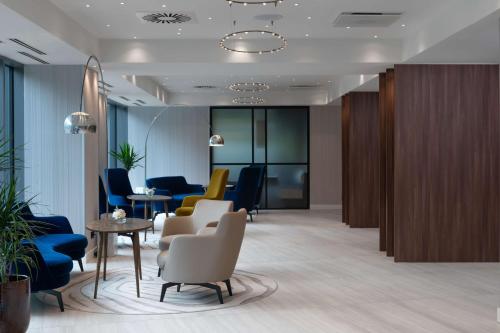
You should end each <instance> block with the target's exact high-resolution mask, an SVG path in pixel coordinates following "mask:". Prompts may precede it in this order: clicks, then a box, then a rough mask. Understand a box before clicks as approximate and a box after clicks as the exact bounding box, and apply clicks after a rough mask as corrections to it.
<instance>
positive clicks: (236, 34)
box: [219, 30, 288, 54]
mask: <svg viewBox="0 0 500 333" xmlns="http://www.w3.org/2000/svg"><path fill="white" fill-rule="evenodd" d="M250 33H254V34H261V35H265V36H271V37H272V38H274V39H276V40H279V41H280V43H281V45H280V46H279V47H276V48H268V49H262V50H246V49H243V48H236V47H228V46H227V45H226V41H228V40H231V39H234V38H238V39H242V38H241V36H242V35H248V34H250ZM219 46H220V47H221V48H223V49H224V50H226V51H231V52H238V53H249V54H265V53H275V52H279V51H282V50H284V49H285V48H286V47H287V46H288V41H287V40H286V39H285V37H283V36H282V35H280V34H279V33H277V32H272V31H267V30H242V31H236V32H233V33H230V34H227V35H225V36H224V37H223V38H222V39H221V40H220V41H219Z"/></svg>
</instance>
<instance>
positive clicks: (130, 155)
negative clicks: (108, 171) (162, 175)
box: [110, 143, 144, 172]
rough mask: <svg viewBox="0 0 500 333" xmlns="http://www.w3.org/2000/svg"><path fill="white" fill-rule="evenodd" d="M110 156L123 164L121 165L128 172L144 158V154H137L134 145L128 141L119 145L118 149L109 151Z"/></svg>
mask: <svg viewBox="0 0 500 333" xmlns="http://www.w3.org/2000/svg"><path fill="white" fill-rule="evenodd" d="M110 154H111V156H113V157H114V158H116V159H117V160H118V161H120V162H121V163H122V164H123V167H124V168H125V169H127V171H129V172H130V170H132V169H135V168H137V167H138V166H140V165H139V162H140V161H141V160H143V159H144V156H139V154H137V153H136V152H135V150H134V147H133V146H132V145H130V144H128V143H123V144H121V145H120V151H114V150H113V151H111V152H110Z"/></svg>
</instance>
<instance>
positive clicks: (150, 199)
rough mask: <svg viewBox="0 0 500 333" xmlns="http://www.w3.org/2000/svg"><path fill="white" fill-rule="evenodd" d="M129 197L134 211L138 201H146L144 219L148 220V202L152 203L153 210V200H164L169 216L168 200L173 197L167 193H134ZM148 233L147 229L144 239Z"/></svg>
mask: <svg viewBox="0 0 500 333" xmlns="http://www.w3.org/2000/svg"><path fill="white" fill-rule="evenodd" d="M127 199H129V200H130V201H132V211H134V208H135V202H136V201H142V202H144V219H145V220H147V219H148V202H149V204H150V207H151V210H152V207H153V202H163V206H164V209H165V213H166V214H167V217H168V201H169V200H172V197H169V196H166V195H156V194H155V195H146V194H132V195H128V196H127ZM151 218H153V219H154V216H151ZM153 222H154V221H153ZM154 233H155V228H154V224H153V234H154ZM146 234H147V230H145V231H144V241H146Z"/></svg>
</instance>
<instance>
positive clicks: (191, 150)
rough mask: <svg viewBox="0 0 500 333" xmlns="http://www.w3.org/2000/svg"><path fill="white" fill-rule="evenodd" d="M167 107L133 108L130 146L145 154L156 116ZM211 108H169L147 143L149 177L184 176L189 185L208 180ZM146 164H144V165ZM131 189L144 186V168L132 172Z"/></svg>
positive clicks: (129, 137)
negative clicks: (149, 130)
mask: <svg viewBox="0 0 500 333" xmlns="http://www.w3.org/2000/svg"><path fill="white" fill-rule="evenodd" d="M163 109H164V108H156V107H130V108H129V111H128V139H129V143H130V144H132V145H133V146H134V148H135V149H136V150H137V151H138V152H139V153H140V154H141V155H142V154H144V140H145V138H146V133H147V130H148V128H149V125H150V124H151V121H152V120H153V118H154V116H155V115H156V114H158V113H159V112H160V111H162V110H163ZM209 114H210V109H209V108H208V107H169V108H168V111H166V112H165V113H163V115H162V116H161V117H160V118H159V119H158V121H157V122H156V123H155V125H154V127H153V129H152V131H151V134H150V137H149V142H148V170H147V171H148V172H147V177H148V178H151V177H162V176H184V177H186V179H187V181H188V182H189V183H196V184H208V181H209V147H208V139H209V132H210V131H209ZM143 164H144V163H143ZM130 181H131V183H132V187H133V188H134V187H137V186H143V185H144V168H137V169H135V170H132V172H130Z"/></svg>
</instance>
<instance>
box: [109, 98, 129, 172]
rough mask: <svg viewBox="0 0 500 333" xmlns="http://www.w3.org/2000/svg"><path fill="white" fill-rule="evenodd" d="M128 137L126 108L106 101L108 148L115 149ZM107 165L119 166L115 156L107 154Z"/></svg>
mask: <svg viewBox="0 0 500 333" xmlns="http://www.w3.org/2000/svg"><path fill="white" fill-rule="evenodd" d="M127 137H128V108H127V107H126V106H123V105H119V104H116V103H112V102H110V101H108V149H109V151H110V152H111V151H117V150H119V149H120V145H121V144H123V143H124V142H127ZM108 166H109V167H110V168H117V167H120V165H119V163H118V161H117V160H116V158H114V157H113V156H111V154H109V156H108Z"/></svg>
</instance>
